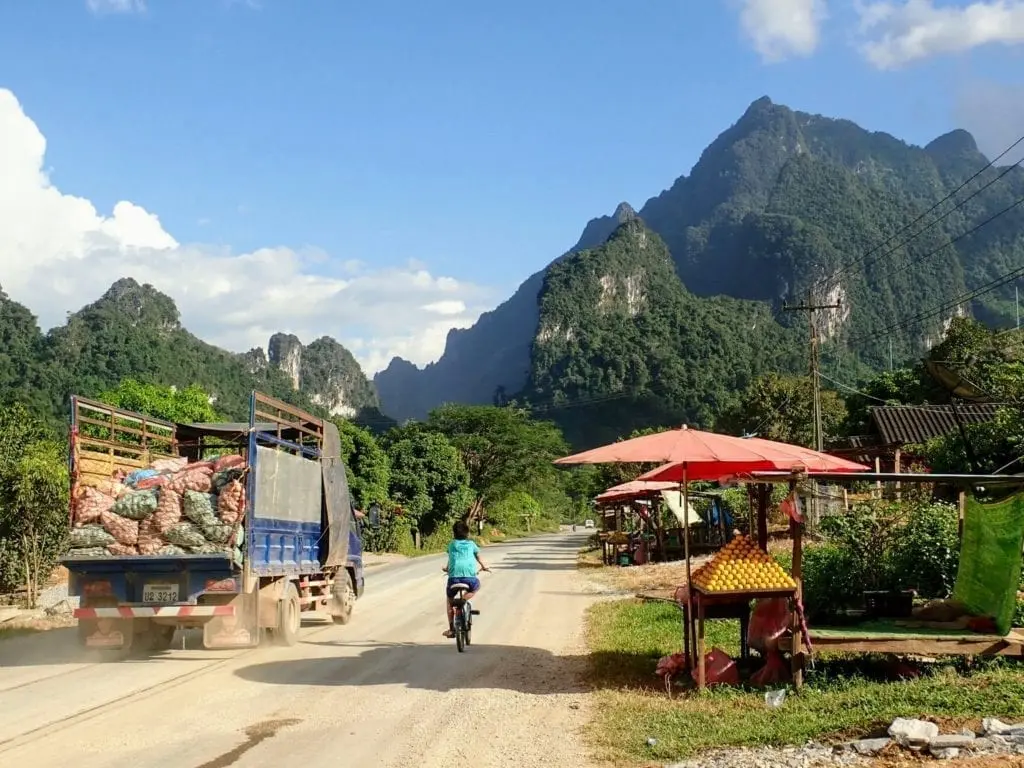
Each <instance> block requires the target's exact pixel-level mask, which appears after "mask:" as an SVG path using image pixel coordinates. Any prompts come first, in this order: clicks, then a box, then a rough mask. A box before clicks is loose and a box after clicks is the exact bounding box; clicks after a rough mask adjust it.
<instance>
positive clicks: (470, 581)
mask: <svg viewBox="0 0 1024 768" xmlns="http://www.w3.org/2000/svg"><path fill="white" fill-rule="evenodd" d="M452 584H465V585H466V586H467V587H469V591H470V592H479V591H480V579H478V578H477V577H476V576H449V577H448V584H447V585H445V588H444V591H445V594H447V595H448V597H455V596H456V594H455V592H454V591H452Z"/></svg>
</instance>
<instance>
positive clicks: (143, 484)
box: [135, 475, 170, 491]
mask: <svg viewBox="0 0 1024 768" xmlns="http://www.w3.org/2000/svg"><path fill="white" fill-rule="evenodd" d="M169 479H170V477H169V476H168V475H154V476H153V477H147V478H144V479H142V480H139V482H137V483H136V484H135V490H137V491H145V490H149V489H152V488H162V487H163V486H165V485H167V482H168V480H169Z"/></svg>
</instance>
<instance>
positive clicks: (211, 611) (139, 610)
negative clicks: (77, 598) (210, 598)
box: [74, 605, 235, 619]
mask: <svg viewBox="0 0 1024 768" xmlns="http://www.w3.org/2000/svg"><path fill="white" fill-rule="evenodd" d="M234 615H235V606H233V605H162V606H157V607H153V606H146V605H139V606H131V605H122V606H118V607H117V608H76V609H75V611H74V617H75V618H76V619H173V618H181V619H188V618H202V617H206V616H234Z"/></svg>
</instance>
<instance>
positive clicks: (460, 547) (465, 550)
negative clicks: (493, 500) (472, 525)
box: [441, 520, 491, 637]
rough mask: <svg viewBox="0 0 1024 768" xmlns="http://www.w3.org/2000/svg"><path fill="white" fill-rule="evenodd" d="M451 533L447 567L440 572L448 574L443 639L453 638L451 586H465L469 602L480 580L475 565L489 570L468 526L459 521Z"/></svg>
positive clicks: (453, 594)
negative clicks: (445, 621)
mask: <svg viewBox="0 0 1024 768" xmlns="http://www.w3.org/2000/svg"><path fill="white" fill-rule="evenodd" d="M452 533H453V534H455V539H454V540H453V541H452V542H451V543H450V544H448V565H446V566H445V567H444V568H442V569H441V570H443V571H445V572H446V573H447V574H448V584H447V585H446V586H445V590H444V591H445V596H446V597H447V598H448V631H447V632H445V633H444V636H445V637H455V606H454V605H453V604H452V600H453V599H454V598H455V597H456V592H455V591H454V590H453V589H452V584H465V585H466V586H467V587H469V592H467V593H466V594H465V595H463V599H464V600H467V601H468V600H471V599H472V598H473V597H474V596H475V595H476V593H477V592H479V591H480V579H478V578H477V576H476V574H477V565H479V566H480V568H479V570H481V571H488V572H489V571H490V570H491V569H490V568H488V567H487V566H486V565H484V561H483V560H481V559H480V547H478V546H477V545H476V542H475V541H473V540H472V539H470V538H469V526H468V525H466V524H465V523H464V522H463V521H462V520H459V521H458V522H457V523H455V525H454V526H452Z"/></svg>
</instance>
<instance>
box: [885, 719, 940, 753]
mask: <svg viewBox="0 0 1024 768" xmlns="http://www.w3.org/2000/svg"><path fill="white" fill-rule="evenodd" d="M889 735H890V736H892V737H893V738H894V739H895V740H896V743H897V744H899V745H900V746H901V747H906V748H907V749H915V748H916V749H921V748H922V747H925V746H927V745H928V742H930V741H931V740H932V739H934V738H935V737H936V736H938V735H939V726H937V725H936V724H935V723H929V722H928V721H927V720H908V719H905V718H902V717H897V718H896V719H895V720H893V722H892V725H890V726H889Z"/></svg>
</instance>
